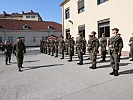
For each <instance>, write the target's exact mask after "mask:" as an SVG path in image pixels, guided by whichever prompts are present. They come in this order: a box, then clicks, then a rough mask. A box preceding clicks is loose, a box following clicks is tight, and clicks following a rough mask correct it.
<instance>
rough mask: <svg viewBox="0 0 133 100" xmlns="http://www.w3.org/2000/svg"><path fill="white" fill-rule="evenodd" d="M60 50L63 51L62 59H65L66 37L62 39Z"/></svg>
mask: <svg viewBox="0 0 133 100" xmlns="http://www.w3.org/2000/svg"><path fill="white" fill-rule="evenodd" d="M60 50H61V54H62V57H61V58H60V59H64V50H65V41H64V37H62V38H61V41H60Z"/></svg>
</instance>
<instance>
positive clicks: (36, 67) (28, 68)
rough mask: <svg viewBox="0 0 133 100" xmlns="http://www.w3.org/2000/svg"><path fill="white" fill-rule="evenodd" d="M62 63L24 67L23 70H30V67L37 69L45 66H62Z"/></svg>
mask: <svg viewBox="0 0 133 100" xmlns="http://www.w3.org/2000/svg"><path fill="white" fill-rule="evenodd" d="M62 65H64V64H53V65H44V66H33V67H24V68H26V69H24V70H23V71H25V70H32V69H39V68H45V67H54V66H62Z"/></svg>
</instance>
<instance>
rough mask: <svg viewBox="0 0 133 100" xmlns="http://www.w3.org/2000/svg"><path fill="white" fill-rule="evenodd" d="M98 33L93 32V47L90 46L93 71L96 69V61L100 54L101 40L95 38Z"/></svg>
mask: <svg viewBox="0 0 133 100" xmlns="http://www.w3.org/2000/svg"><path fill="white" fill-rule="evenodd" d="M95 35H96V32H95V31H92V32H91V36H92V38H91V45H90V60H91V61H92V66H91V67H90V68H91V69H96V68H97V67H96V63H97V62H96V59H97V54H98V48H99V40H98V39H97V38H96V37H95Z"/></svg>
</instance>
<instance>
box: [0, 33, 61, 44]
mask: <svg viewBox="0 0 133 100" xmlns="http://www.w3.org/2000/svg"><path fill="white" fill-rule="evenodd" d="M52 34H53V35H55V36H60V35H61V32H57V31H50V32H49V31H20V30H18V31H5V33H4V32H3V31H0V37H3V42H4V40H8V37H13V42H15V41H16V39H17V38H18V37H25V45H26V46H39V45H40V40H41V39H42V37H46V36H48V35H52ZM33 37H36V42H33Z"/></svg>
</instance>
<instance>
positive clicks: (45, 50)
mask: <svg viewBox="0 0 133 100" xmlns="http://www.w3.org/2000/svg"><path fill="white" fill-rule="evenodd" d="M44 41H45V44H44V53H45V54H47V49H48V48H47V39H45V40H44Z"/></svg>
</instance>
